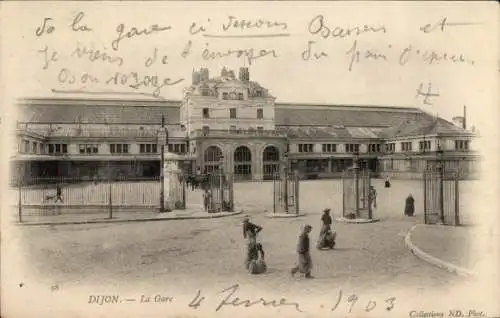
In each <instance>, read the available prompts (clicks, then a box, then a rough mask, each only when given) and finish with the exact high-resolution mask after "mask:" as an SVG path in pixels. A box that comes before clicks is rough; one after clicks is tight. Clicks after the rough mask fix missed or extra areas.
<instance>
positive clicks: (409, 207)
mask: <svg viewBox="0 0 500 318" xmlns="http://www.w3.org/2000/svg"><path fill="white" fill-rule="evenodd" d="M414 213H415V199H414V198H413V196H412V195H411V193H410V195H409V196H408V197H407V198H406V202H405V215H407V216H413V214H414Z"/></svg>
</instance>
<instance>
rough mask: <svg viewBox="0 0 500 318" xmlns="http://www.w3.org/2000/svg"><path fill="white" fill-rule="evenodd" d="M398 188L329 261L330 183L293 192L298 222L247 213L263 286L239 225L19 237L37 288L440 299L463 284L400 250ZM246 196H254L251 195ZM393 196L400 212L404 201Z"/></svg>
mask: <svg viewBox="0 0 500 318" xmlns="http://www.w3.org/2000/svg"><path fill="white" fill-rule="evenodd" d="M398 182H399V181H394V182H393V187H391V188H390V189H383V188H380V187H379V186H377V190H379V198H380V201H379V205H378V208H377V210H376V211H375V213H378V212H377V211H378V210H380V212H379V213H384V214H383V217H382V216H381V218H382V220H381V222H378V223H373V224H360V225H354V224H340V223H336V224H335V225H334V226H335V228H336V230H337V231H338V244H337V248H336V250H334V251H317V250H316V249H314V246H315V244H316V239H317V236H318V231H319V229H320V217H321V209H322V208H323V207H331V208H333V211H334V216H335V214H338V213H340V211H341V208H340V207H339V206H338V205H339V204H340V202H341V201H340V200H339V198H340V195H339V194H336V193H335V191H334V190H335V184H337V183H338V181H331V180H330V181H307V182H303V183H302V184H301V190H302V192H301V206H302V207H303V210H306V211H307V214H306V215H305V216H302V217H298V218H292V219H289V218H288V219H287V218H283V219H271V218H268V217H266V215H267V214H268V213H267V212H265V211H264V210H263V209H262V210H259V209H253V210H251V212H249V213H250V216H251V218H252V221H254V222H255V223H258V224H260V225H262V226H263V227H264V231H263V232H262V235H261V237H260V239H261V241H262V243H263V245H264V249H265V251H266V258H267V262H268V267H269V271H268V273H267V274H265V275H261V276H251V275H248V274H247V272H246V271H245V269H244V267H243V260H244V256H245V243H244V240H243V238H242V231H241V221H242V215H237V216H233V217H228V218H221V219H211V220H179V221H162V222H137V223H115V224H87V225H63V226H56V227H54V226H37V227H20V228H19V230H20V231H21V232H20V239H21V241H22V244H21V245H20V246H21V247H22V248H23V250H24V253H23V255H25V256H26V257H27V260H28V261H27V263H28V264H30V265H29V266H33V267H34V268H36V271H37V272H38V273H40V276H39V277H42V278H40V279H43V280H45V281H46V282H47V284H49V285H50V284H52V283H58V284H65V285H66V286H67V287H68V288H69V287H70V286H79V285H80V284H83V283H82V282H81V277H85V284H91V283H96V284H99V285H106V286H107V285H110V286H111V285H113V286H125V285H134V286H135V285H138V286H142V287H143V288H145V289H147V288H156V289H158V288H160V287H161V286H176V288H180V289H183V288H185V289H186V290H188V289H191V288H207V289H214V288H217V287H221V288H222V287H224V285H228V284H232V283H235V282H238V283H240V284H242V285H246V286H248V288H252V286H254V287H258V288H259V289H263V290H267V289H269V290H270V289H273V290H275V291H276V292H281V293H283V294H287V291H289V290H290V289H292V290H293V289H294V288H295V289H299V290H301V291H304V292H308V293H318V294H323V295H326V294H328V293H330V292H332V290H333V289H335V288H337V287H338V286H341V287H342V288H345V289H347V290H349V289H354V288H356V289H357V290H360V289H361V290H365V291H373V292H377V291H382V290H389V289H390V288H392V290H397V289H398V288H402V287H404V288H405V289H411V290H418V289H419V288H427V289H429V288H433V290H438V289H439V290H440V289H441V288H448V287H450V288H451V286H453V285H454V284H456V283H459V282H462V281H463V278H461V277H457V276H455V275H453V274H450V273H448V272H445V271H443V270H441V269H439V268H435V267H434V266H431V265H428V264H426V263H425V262H423V261H421V260H419V259H418V258H416V257H414V256H413V255H411V254H410V253H409V252H408V250H407V249H406V247H405V245H404V235H405V234H406V231H407V230H408V229H410V228H411V227H412V226H413V225H414V224H415V222H418V218H417V219H416V218H404V217H403V216H402V207H401V209H399V208H398V206H397V204H394V201H399V199H397V198H396V195H395V194H394V193H392V192H391V194H389V193H387V192H384V191H392V190H391V189H394V192H396V191H401V189H402V188H403V190H404V187H403V186H398ZM267 184H269V186H268V185H267ZM380 184H382V183H380ZM245 187H248V189H257V188H258V189H260V190H254V192H251V191H250V190H248V191H246V189H245ZM266 187H272V183H241V184H237V185H236V188H237V189H238V190H237V191H238V192H237V193H239V191H244V190H245V191H244V193H245V196H241V198H242V199H239V200H240V201H239V202H240V203H245V202H247V200H249V197H251V196H255V195H259V193H260V197H261V198H262V199H260V200H257V198H255V201H254V202H253V204H255V205H260V204H262V205H263V206H266V204H267V202H266V201H265V200H264V198H266V197H267V196H266V195H265V193H266V192H267V191H268V189H266ZM408 188H412V186H411V185H409V186H408ZM412 189H413V188H412ZM401 192H402V193H401V194H402V195H401V198H400V199H401V205H403V202H404V197H405V196H406V195H407V193H406V191H401ZM413 194H414V195H415V196H417V193H415V192H414V191H413ZM243 198H244V199H243ZM417 202H418V201H417ZM249 203H250V202H249ZM392 204H394V206H393V207H392V208H389V207H391V206H392ZM382 207H387V209H383V208H382ZM417 211H419V209H418V208H417ZM306 223H309V224H311V225H312V226H313V228H314V229H313V232H312V239H311V245H312V247H313V252H312V256H313V261H314V275H315V276H316V279H315V280H314V281H312V282H309V283H307V285H301V284H302V281H303V279H301V278H300V277H297V278H293V279H292V278H291V277H290V273H289V269H290V267H291V266H292V265H293V264H294V263H295V261H296V254H295V249H296V243H297V236H298V235H299V233H300V229H301V227H302V226H303V225H304V224H306ZM34 242H36V243H34ZM193 273H196V275H193ZM49 285H47V286H49ZM228 286H229V285H228ZM304 286H306V287H304ZM225 287H227V286H225ZM389 296H390V295H387V297H389ZM332 297H334V296H332Z"/></svg>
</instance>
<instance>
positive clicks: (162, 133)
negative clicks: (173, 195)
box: [158, 114, 168, 213]
mask: <svg viewBox="0 0 500 318" xmlns="http://www.w3.org/2000/svg"><path fill="white" fill-rule="evenodd" d="M158 143H159V144H160V213H162V212H165V184H164V181H165V173H164V165H165V154H164V152H165V145H166V144H167V143H168V132H167V129H166V128H165V115H163V114H162V115H161V128H160V129H159V130H158Z"/></svg>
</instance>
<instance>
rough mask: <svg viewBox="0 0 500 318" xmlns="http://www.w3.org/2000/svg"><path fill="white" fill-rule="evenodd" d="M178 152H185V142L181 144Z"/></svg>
mask: <svg viewBox="0 0 500 318" xmlns="http://www.w3.org/2000/svg"><path fill="white" fill-rule="evenodd" d="M180 153H186V144H181V150H180Z"/></svg>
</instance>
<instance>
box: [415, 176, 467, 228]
mask: <svg viewBox="0 0 500 318" xmlns="http://www.w3.org/2000/svg"><path fill="white" fill-rule="evenodd" d="M423 179H424V221H425V224H444V225H460V213H459V212H460V211H459V197H460V196H459V175H458V173H457V172H455V171H444V170H441V168H438V169H437V170H436V169H427V170H425V171H424V178H423Z"/></svg>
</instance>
